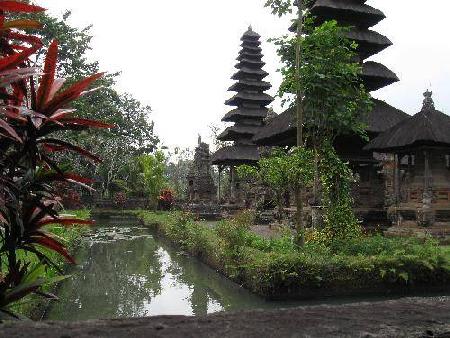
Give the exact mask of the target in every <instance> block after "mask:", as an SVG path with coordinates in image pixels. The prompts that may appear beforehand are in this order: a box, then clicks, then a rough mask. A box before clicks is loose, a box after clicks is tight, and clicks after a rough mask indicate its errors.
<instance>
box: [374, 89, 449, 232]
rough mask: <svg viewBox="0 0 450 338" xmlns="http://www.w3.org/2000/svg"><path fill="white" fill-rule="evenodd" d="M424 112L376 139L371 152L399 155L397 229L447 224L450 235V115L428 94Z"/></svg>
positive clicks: (395, 207) (392, 210) (396, 168)
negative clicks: (439, 107)
mask: <svg viewBox="0 0 450 338" xmlns="http://www.w3.org/2000/svg"><path fill="white" fill-rule="evenodd" d="M424 95H425V100H424V103H423V107H422V110H421V111H420V112H419V113H417V114H416V115H414V116H412V117H410V118H408V119H405V120H403V121H401V122H400V123H398V124H397V125H396V126H394V127H393V128H391V129H389V130H388V131H386V132H384V133H382V134H381V135H379V136H378V137H377V138H375V139H373V140H372V141H371V142H370V143H369V145H367V146H366V149H367V150H370V151H377V152H380V153H391V154H395V166H394V167H393V176H394V178H395V179H394V185H393V189H394V192H393V194H394V196H395V200H394V203H393V205H392V206H391V208H390V210H389V211H390V214H391V215H392V216H393V217H392V218H393V219H394V220H395V223H396V225H397V226H399V227H401V226H402V225H405V226H407V225H408V224H409V225H413V226H414V225H415V226H417V225H421V226H431V227H432V226H434V225H438V226H439V225H444V228H445V229H447V231H448V234H450V231H449V230H450V116H448V115H446V114H444V113H442V112H440V111H438V110H436V109H435V106H434V102H433V99H432V93H431V92H429V91H427V92H426V93H425V94H424Z"/></svg>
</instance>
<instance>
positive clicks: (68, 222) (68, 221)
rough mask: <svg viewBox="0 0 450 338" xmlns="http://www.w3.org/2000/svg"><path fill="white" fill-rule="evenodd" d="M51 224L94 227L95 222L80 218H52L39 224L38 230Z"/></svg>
mask: <svg viewBox="0 0 450 338" xmlns="http://www.w3.org/2000/svg"><path fill="white" fill-rule="evenodd" d="M49 224H61V225H77V224H78V225H94V224H95V221H91V220H85V219H78V218H52V217H46V218H43V219H42V220H40V221H39V222H37V224H36V225H37V228H42V227H43V226H46V225H49Z"/></svg>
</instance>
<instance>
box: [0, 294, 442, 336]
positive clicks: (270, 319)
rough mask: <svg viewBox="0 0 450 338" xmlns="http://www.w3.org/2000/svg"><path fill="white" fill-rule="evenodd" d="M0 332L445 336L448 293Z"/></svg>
mask: <svg viewBox="0 0 450 338" xmlns="http://www.w3.org/2000/svg"><path fill="white" fill-rule="evenodd" d="M0 337H8V338H16V337H24V338H35V337H42V338H44V337H45V338H53V337H58V338H63V337H64V338H69V337H74V338H75V337H76V338H78V337H105V338H106V337H108V338H122V337H123V338H134V337H196V338H197V337H220V338H224V337H255V338H256V337H257V338H260V337H408V338H410V337H440V338H444V337H445V338H450V297H433V298H404V299H400V300H391V301H383V302H375V303H356V304H347V305H338V306H328V305H321V306H308V307H302V308H296V309H285V310H274V311H247V312H241V313H220V314H214V315H210V316H206V317H197V318H195V317H181V316H163V317H153V318H142V319H118V320H95V321H87V322H76V323H69V322H36V323H34V322H19V323H17V322H16V323H4V324H1V325H0Z"/></svg>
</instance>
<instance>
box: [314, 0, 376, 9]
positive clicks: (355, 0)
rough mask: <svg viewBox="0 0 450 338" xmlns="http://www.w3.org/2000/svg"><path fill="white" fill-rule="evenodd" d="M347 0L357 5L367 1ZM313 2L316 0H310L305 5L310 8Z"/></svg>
mask: <svg viewBox="0 0 450 338" xmlns="http://www.w3.org/2000/svg"><path fill="white" fill-rule="evenodd" d="M347 1H348V2H351V3H354V4H358V5H364V4H365V3H366V2H367V0H347ZM315 3H316V0H310V1H309V2H308V4H307V5H308V7H309V8H311V7H312V6H313V5H314V4H315Z"/></svg>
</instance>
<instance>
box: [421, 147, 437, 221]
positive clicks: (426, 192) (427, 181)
mask: <svg viewBox="0 0 450 338" xmlns="http://www.w3.org/2000/svg"><path fill="white" fill-rule="evenodd" d="M423 154H424V159H425V167H424V182H423V200H422V203H423V205H422V210H421V215H420V217H418V218H419V219H418V223H419V224H420V225H422V226H430V225H433V223H434V213H433V210H432V204H433V189H432V186H431V179H432V175H431V170H430V153H429V151H428V150H424V152H423Z"/></svg>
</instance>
